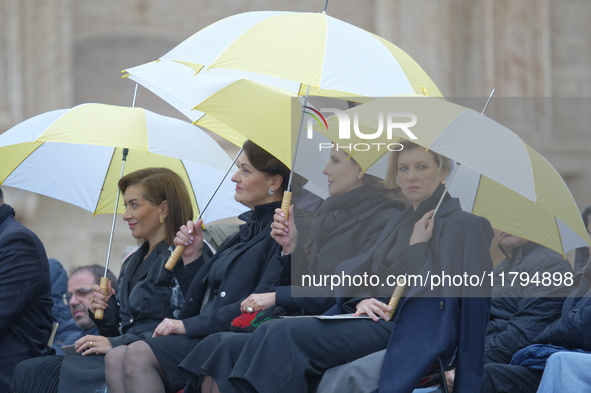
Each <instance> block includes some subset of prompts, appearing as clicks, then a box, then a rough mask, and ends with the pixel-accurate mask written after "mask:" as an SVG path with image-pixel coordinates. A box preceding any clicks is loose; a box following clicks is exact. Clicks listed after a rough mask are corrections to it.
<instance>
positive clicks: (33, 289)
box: [0, 205, 53, 393]
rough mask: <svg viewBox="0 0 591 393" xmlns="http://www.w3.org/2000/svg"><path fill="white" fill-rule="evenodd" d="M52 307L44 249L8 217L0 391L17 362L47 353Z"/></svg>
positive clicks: (0, 238)
mask: <svg viewBox="0 0 591 393" xmlns="http://www.w3.org/2000/svg"><path fill="white" fill-rule="evenodd" d="M3 207H4V208H5V209H6V208H9V206H8V205H3ZM52 304H53V302H52V300H51V283H50V279H49V265H48V262H47V256H46V254H45V248H44V247H43V244H42V243H41V241H40V240H39V238H38V237H37V236H36V235H35V234H34V233H33V232H32V231H30V230H29V229H27V228H26V227H24V226H23V225H21V224H20V223H19V222H17V221H16V220H15V218H14V216H13V215H9V216H8V217H6V218H5V219H4V220H3V221H2V222H0V392H2V393H4V392H6V391H7V390H8V388H9V386H10V380H11V378H12V373H13V370H14V367H15V366H16V365H17V364H18V363H19V362H20V361H22V360H25V359H29V358H32V357H36V356H42V355H46V354H47V348H46V344H47V340H48V339H49V334H50V332H51V325H52V316H51V308H52Z"/></svg>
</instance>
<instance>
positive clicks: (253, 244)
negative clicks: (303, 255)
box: [106, 141, 289, 393]
mask: <svg viewBox="0 0 591 393" xmlns="http://www.w3.org/2000/svg"><path fill="white" fill-rule="evenodd" d="M238 168H239V169H238V171H237V172H236V173H235V174H234V175H233V176H232V181H234V182H235V183H236V194H235V196H234V197H235V199H236V200H237V201H238V202H241V203H242V204H244V205H245V206H247V207H249V208H250V209H251V211H249V212H247V213H244V214H242V215H241V216H240V218H241V219H242V220H244V221H246V224H243V225H241V226H240V231H239V233H236V234H235V235H233V236H231V237H230V238H228V239H227V240H226V241H225V242H224V244H222V245H221V247H220V248H219V250H218V251H217V253H216V254H215V255H214V256H213V257H212V258H211V259H210V260H209V261H206V260H204V259H203V255H202V247H203V236H202V232H201V229H200V226H199V225H193V222H190V221H189V222H187V225H186V226H183V227H182V228H181V227H180V226H179V228H181V232H179V233H178V234H177V238H176V239H175V243H177V244H184V245H185V246H186V248H185V250H184V252H183V255H182V262H183V263H182V264H178V265H177V266H176V267H175V269H174V274H175V276H176V277H177V279H178V280H179V283H180V285H181V289H182V291H183V294H184V298H185V304H184V305H183V308H182V310H181V313H180V316H179V317H178V319H173V318H166V319H164V321H162V322H161V323H160V325H158V327H157V328H156V330H155V332H154V335H153V337H151V338H146V339H144V340H142V341H137V342H134V343H132V344H130V345H129V346H120V347H117V348H115V349H114V350H113V351H111V352H110V353H109V354H108V355H107V357H106V368H107V385H108V390H109V393H117V392H164V391H172V392H176V391H178V390H179V389H181V388H182V387H183V386H185V384H186V380H185V378H184V377H183V376H182V375H181V374H180V373H179V371H178V369H177V366H178V364H179V363H180V362H181V361H182V360H183V359H184V358H185V357H186V356H187V354H188V353H189V352H190V351H191V349H193V348H194V347H195V346H196V345H197V344H198V343H199V342H200V341H201V340H202V339H203V338H204V337H206V336H207V335H209V334H212V333H215V332H220V331H228V330H230V325H231V322H232V320H233V319H234V318H235V317H236V316H238V315H239V314H240V303H241V302H242V301H243V300H244V299H245V298H246V297H247V296H248V295H250V294H251V293H253V292H261V293H264V292H269V291H270V290H271V289H272V288H273V286H274V285H275V284H276V282H277V280H278V277H279V274H280V272H281V269H282V266H281V264H280V263H278V262H277V259H276V258H274V257H275V256H276V255H278V254H279V253H280V248H279V245H278V244H277V243H275V241H274V240H273V238H271V236H270V230H269V228H270V225H271V222H272V221H273V214H274V212H275V209H277V208H279V206H280V205H281V199H282V196H283V191H284V190H285V188H286V187H287V182H288V179H289V169H288V168H287V167H286V166H285V165H284V164H282V163H281V162H280V161H279V160H278V159H276V158H275V157H273V156H272V155H270V154H269V153H268V152H266V151H265V150H263V149H261V148H260V147H258V146H257V145H255V144H254V143H252V142H250V141H247V142H246V143H245V144H244V149H243V152H242V154H241V155H240V157H239V158H238Z"/></svg>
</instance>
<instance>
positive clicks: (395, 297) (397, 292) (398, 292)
mask: <svg viewBox="0 0 591 393" xmlns="http://www.w3.org/2000/svg"><path fill="white" fill-rule="evenodd" d="M404 288H406V285H405V284H402V285H401V284H400V282H399V283H398V285H396V288H394V293H393V294H392V297H391V298H390V301H389V302H388V306H390V307H392V310H391V311H388V312H387V313H386V315H388V318H390V319H391V318H392V315H394V311H396V306H398V302H399V301H400V298H401V297H402V292H404Z"/></svg>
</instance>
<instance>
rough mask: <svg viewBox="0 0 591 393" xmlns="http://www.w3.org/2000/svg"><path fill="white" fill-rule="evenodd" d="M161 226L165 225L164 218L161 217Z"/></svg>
mask: <svg viewBox="0 0 591 393" xmlns="http://www.w3.org/2000/svg"><path fill="white" fill-rule="evenodd" d="M160 224H164V218H163V217H162V216H160Z"/></svg>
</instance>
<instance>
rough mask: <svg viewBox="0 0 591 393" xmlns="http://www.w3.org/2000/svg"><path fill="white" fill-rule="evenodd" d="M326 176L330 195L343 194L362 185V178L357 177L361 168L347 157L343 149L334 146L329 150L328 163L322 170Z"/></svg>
mask: <svg viewBox="0 0 591 393" xmlns="http://www.w3.org/2000/svg"><path fill="white" fill-rule="evenodd" d="M322 173H323V174H325V175H326V176H327V177H328V192H329V194H330V195H331V196H334V195H339V194H344V193H346V192H347V191H351V190H352V189H354V188H357V187H359V186H361V185H363V180H362V179H360V178H359V176H360V175H361V168H360V167H359V165H358V164H357V163H355V161H353V160H351V159H347V153H345V152H344V151H343V150H338V151H337V150H336V149H335V148H334V147H333V148H332V150H331V151H330V158H329V160H328V164H326V166H325V167H324V170H323V171H322Z"/></svg>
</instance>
